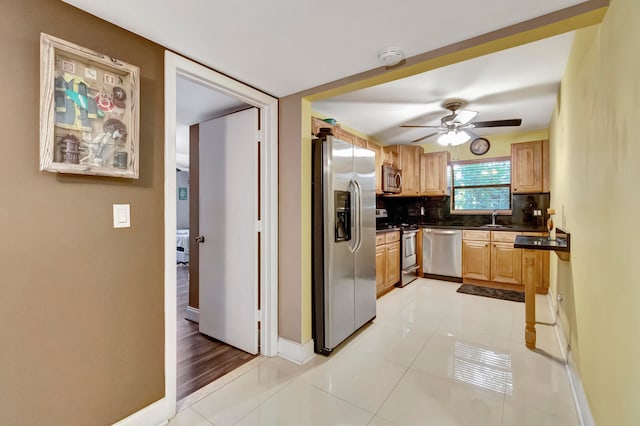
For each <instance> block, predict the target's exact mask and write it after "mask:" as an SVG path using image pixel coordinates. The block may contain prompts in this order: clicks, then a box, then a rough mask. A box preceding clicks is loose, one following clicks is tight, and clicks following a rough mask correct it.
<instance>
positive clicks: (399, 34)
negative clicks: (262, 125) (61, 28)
mask: <svg viewBox="0 0 640 426" xmlns="http://www.w3.org/2000/svg"><path fill="white" fill-rule="evenodd" d="M65 1H66V2H67V3H70V4H72V5H75V6H77V7H79V8H81V9H83V10H85V11H88V12H90V13H92V14H94V15H96V16H99V17H101V18H103V19H106V20H108V21H110V22H113V23H115V24H117V25H119V26H121V27H123V28H126V29H128V30H130V31H132V32H134V33H137V34H140V35H142V36H144V37H146V38H148V39H150V40H152V41H155V42H157V43H159V44H161V45H164V46H166V47H168V48H170V49H173V50H175V51H176V52H179V53H182V54H184V55H186V56H188V57H190V58H192V59H195V60H197V61H199V62H202V63H203V64H206V65H208V66H210V67H212V68H214V69H216V70H217V71H220V72H223V73H225V74H227V75H229V76H231V77H234V78H236V79H238V80H240V81H242V82H244V83H247V84H249V85H252V86H254V87H256V88H258V89H261V90H263V91H265V92H267V93H269V94H271V95H273V96H277V97H281V96H285V95H288V94H292V93H295V92H299V91H302V90H305V89H309V88H312V87H315V86H318V85H320V84H323V83H328V82H331V81H334V80H337V79H340V78H343V77H347V76H351V75H354V74H357V73H359V72H363V71H367V70H370V69H374V68H377V67H379V66H380V64H379V62H378V60H377V53H378V51H379V50H380V49H382V48H384V47H388V46H398V47H400V48H402V49H403V50H404V52H405V53H406V55H407V56H408V57H411V56H415V55H418V54H421V53H424V52H428V51H431V50H433V49H436V48H439V47H442V46H446V45H449V44H452V43H455V42H458V41H461V40H465V39H468V38H471V37H474V36H478V35H482V34H485V33H487V32H490V31H493V30H496V29H499V28H503V27H506V26H509V25H512V24H516V23H518V22H522V21H525V20H528V19H531V18H535V17H537V16H540V15H543V14H546V13H549V12H552V11H555V10H559V9H562V8H565V7H568V6H572V5H575V4H578V3H582V2H583V1H584V0H518V1H514V0H484V1H477V0H457V1H456V2H445V1H435V0H405V1H403V2H391V1H388V0H350V1H344V0H323V1H300V0H247V1H224V2H221V1H216V2H214V1H205V0H184V1H180V2H177V1H171V0H137V1H130V0H109V1H102V2H100V1H95V0H65Z"/></svg>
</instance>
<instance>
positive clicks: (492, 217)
mask: <svg viewBox="0 0 640 426" xmlns="http://www.w3.org/2000/svg"><path fill="white" fill-rule="evenodd" d="M496 216H498V210H494V211H492V212H491V224H492V225H495V224H496Z"/></svg>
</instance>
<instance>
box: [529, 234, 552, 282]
mask: <svg viewBox="0 0 640 426" xmlns="http://www.w3.org/2000/svg"><path fill="white" fill-rule="evenodd" d="M523 235H528V236H533V237H546V236H547V233H546V232H524V233H523ZM549 255H550V252H549V251H546V250H545V251H542V250H527V249H522V284H526V283H527V280H530V281H533V282H534V283H535V285H536V293H538V294H547V293H548V292H549ZM527 259H529V260H528V261H529V262H531V261H535V264H534V265H531V264H529V265H528V264H527ZM527 267H529V268H530V270H528V271H527Z"/></svg>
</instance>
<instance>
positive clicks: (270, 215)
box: [165, 52, 278, 417]
mask: <svg viewBox="0 0 640 426" xmlns="http://www.w3.org/2000/svg"><path fill="white" fill-rule="evenodd" d="M185 84H186V86H185ZM189 85H191V86H192V87H191V88H192V89H198V90H200V91H201V92H203V93H204V92H206V93H209V94H211V93H214V94H215V95H216V96H218V97H219V98H220V99H222V98H224V101H225V102H230V103H231V104H232V105H229V104H226V105H223V106H220V105H219V106H218V107H217V109H216V110H215V111H213V113H212V112H211V111H209V112H208V114H209V116H206V115H205V116H202V117H200V118H197V119H193V118H191V119H189V121H185V119H184V114H187V115H189V114H191V115H192V116H193V115H194V114H195V115H196V116H197V113H198V110H200V112H205V113H206V111H205V108H202V106H199V105H198V103H197V97H195V96H192V95H189V94H186V99H187V100H188V101H187V102H186V104H183V105H182V106H181V102H180V97H181V96H182V93H181V92H182V91H183V90H184V88H185V87H187V86H189ZM209 101H210V100H209ZM185 105H186V106H185ZM243 109H244V110H247V109H250V110H253V111H254V114H255V117H256V121H257V123H259V124H258V126H259V127H256V128H254V129H252V130H251V137H252V138H253V141H254V142H255V144H256V145H255V163H253V165H255V172H254V174H255V177H256V179H255V185H254V186H255V191H254V193H255V197H249V198H252V199H253V198H254V199H255V200H257V201H256V206H255V219H252V218H249V219H247V216H245V220H244V222H242V226H238V224H236V225H235V229H239V228H245V229H247V230H248V232H247V235H248V238H251V241H253V240H255V250H253V251H254V252H255V256H254V259H251V258H249V264H250V265H252V267H254V270H255V279H244V280H241V281H242V282H251V286H252V289H251V290H252V295H253V296H252V297H253V299H251V297H248V296H246V294H241V295H240V297H239V298H238V297H236V298H235V300H230V299H229V298H228V296H229V294H228V293H230V292H233V291H235V288H223V289H219V288H214V289H213V290H211V288H209V290H208V291H209V296H207V297H208V298H206V299H204V300H205V302H206V303H205V305H206V304H207V303H208V300H209V299H210V296H211V294H214V293H212V291H218V292H219V291H223V293H222V294H219V296H220V297H216V299H218V300H217V302H216V303H217V306H216V307H217V308H218V309H211V308H210V307H209V308H207V307H206V306H201V304H200V303H196V302H194V301H195V300H203V299H202V297H203V296H202V295H200V296H199V297H198V295H197V294H196V295H195V296H194V295H193V294H192V291H190V289H189V287H190V286H189V284H190V283H189V281H191V280H192V279H193V276H194V275H196V278H197V280H198V282H199V283H201V282H202V279H203V277H202V276H201V271H202V268H201V267H200V266H198V263H199V262H195V263H196V265H194V262H193V259H194V244H196V243H195V239H196V238H198V239H199V241H200V242H201V243H205V242H206V243H214V244H213V245H212V246H214V245H215V241H223V240H224V238H223V237H221V236H220V235H217V234H216V235H210V239H209V240H207V236H206V235H200V234H202V232H201V231H200V230H198V229H197V228H198V226H195V228H196V229H195V231H196V232H194V225H195V224H198V225H199V224H200V223H199V222H198V221H197V220H196V221H195V222H194V221H192V220H191V218H190V220H189V221H188V224H187V229H188V231H187V232H186V235H187V237H186V238H187V239H188V243H185V242H184V240H183V242H182V250H180V248H179V247H181V245H180V238H179V237H180V234H182V236H183V237H184V229H185V227H184V225H185V222H184V217H182V219H183V221H182V226H181V223H180V217H179V216H180V214H183V215H184V212H179V211H178V206H179V203H180V202H181V201H185V200H181V193H182V198H185V196H186V198H187V199H190V198H191V197H193V195H194V194H195V190H194V184H196V185H195V186H197V183H196V182H198V180H199V178H197V177H196V178H195V179H194V176H193V174H194V173H193V167H194V165H193V164H187V165H186V167H185V164H184V163H185V159H188V158H189V154H186V157H185V153H184V152H180V151H181V149H179V148H178V147H177V145H179V144H180V142H179V134H180V133H184V130H185V128H186V129H187V133H188V137H187V139H188V140H189V141H190V142H189V143H188V144H187V146H188V147H189V150H191V149H192V148H193V146H194V145H193V144H194V141H193V137H192V136H193V135H199V134H202V129H200V128H199V127H200V124H197V123H201V124H202V127H203V128H207V127H211V125H210V123H211V122H214V121H215V120H212V117H211V114H213V117H216V116H222V117H226V116H231V115H234V114H229V113H230V112H233V111H238V110H243ZM187 123H188V124H187ZM193 123H196V125H192V124H193ZM227 124H228V123H225V125H224V126H223V127H224V128H225V129H226V128H227V127H226V126H227ZM213 127H215V126H213ZM257 129H259V130H257ZM196 139H197V137H196ZM195 143H196V144H197V143H198V141H197V140H196V142H195ZM227 148H229V149H227ZM227 148H224V151H225V152H226V151H227V150H233V149H235V148H234V145H232V144H230V145H229V146H228V147H227ZM198 155H199V154H198ZM209 155H210V154H209ZM214 157H216V158H217V160H216V161H219V162H218V163H217V164H215V165H213V166H212V167H208V165H207V167H206V168H205V170H215V171H219V170H221V169H225V168H229V169H231V170H233V164H226V163H225V162H224V161H225V160H224V158H225V157H222V158H223V159H222V160H220V158H218V157H221V156H219V155H214ZM209 158H211V157H209ZM226 158H227V162H229V163H232V162H237V160H238V156H237V155H236V157H233V156H232V157H226ZM234 158H235V159H234ZM192 161H193V156H192V158H191V159H189V160H187V163H191V162H192ZM180 163H182V164H180ZM236 164H237V163H236ZM200 166H201V164H200ZM200 169H202V167H199V170H198V174H199V173H200V172H201V171H202V170H200ZM185 172H187V173H188V174H189V178H188V183H189V184H188V185H187V186H185V184H184V176H180V175H181V174H183V175H184V174H185ZM245 174H246V173H245ZM225 179H226V182H227V183H229V182H231V183H233V182H234V181H235V178H229V175H227V176H225ZM178 182H181V183H180V184H178ZM207 182H211V180H207ZM180 185H182V186H180ZM181 188H182V189H181ZM208 188H209V186H207V189H208ZM201 189H202V188H201ZM213 196H214V197H215V196H216V194H215V193H214V194H213ZM218 198H219V195H218ZM227 201H228V200H227ZM277 202H278V201H277V99H275V98H272V97H271V96H268V95H265V94H264V93H262V92H259V91H257V90H255V89H253V88H251V87H248V86H246V85H244V84H242V83H239V82H237V81H235V80H232V79H230V78H228V77H226V76H224V75H222V74H219V73H217V72H215V71H212V70H210V69H207V68H205V67H203V66H200V65H198V64H196V63H194V62H191V61H189V60H187V59H185V58H182V57H180V56H178V55H175V54H173V53H171V52H166V53H165V389H166V397H165V399H166V403H167V411H168V414H169V416H170V417H171V416H172V415H173V414H174V413H175V410H176V402H177V400H178V399H182V397H184V396H185V395H188V394H190V393H191V392H192V390H195V389H197V388H199V387H201V386H203V385H205V384H206V383H207V382H208V381H212V380H215V378H217V377H219V376H221V375H223V374H224V373H225V372H227V371H228V369H229V368H231V369H233V365H234V364H238V365H239V364H242V363H244V362H246V360H247V358H249V359H250V358H252V357H253V356H252V355H249V354H246V353H245V352H242V351H239V350H237V349H235V348H234V347H232V346H229V345H226V344H224V343H222V342H220V340H222V339H216V337H217V334H216V333H217V331H216V330H215V327H213V328H214V330H213V331H205V332H206V333H207V334H210V335H214V337H213V338H212V337H206V336H204V335H203V334H202V333H200V332H201V331H203V327H201V326H199V325H198V324H197V323H196V322H200V317H201V316H202V315H203V314H204V312H215V313H216V315H218V316H217V317H214V320H215V321H214V324H216V321H217V320H219V319H220V313H219V312H221V311H220V309H222V311H224V309H226V308H230V309H229V311H230V312H228V314H227V316H223V317H222V320H223V321H224V324H225V327H223V329H224V330H223V332H222V333H223V335H224V336H225V338H224V340H230V341H231V343H232V345H235V346H239V347H242V344H240V343H237V341H236V340H234V339H236V337H237V336H238V335H240V334H242V332H243V331H242V330H240V331H238V330H236V329H230V328H229V327H230V326H236V325H237V324H236V322H237V323H243V324H247V323H250V322H252V321H253V325H254V326H255V334H254V336H253V337H255V345H254V346H253V347H254V348H255V349H254V350H250V352H254V353H259V354H261V355H266V356H274V355H276V353H277V343H278V342H277ZM224 204H225V200H220V202H219V203H217V205H224ZM192 210H193V209H190V212H189V214H188V215H189V216H192V215H193V211H192ZM245 210H246V209H245ZM207 217H209V216H208V215H207ZM179 229H180V230H182V231H179ZM203 237H204V238H203ZM221 238H222V240H221ZM245 241H247V240H245ZM252 244H253V242H252ZM185 246H188V247H189V248H188V249H186V247H185ZM198 246H199V245H198V244H196V247H198ZM209 250H211V249H209ZM195 251H196V257H195V258H196V259H197V258H198V257H199V256H198V254H197V252H198V249H197V248H196V249H195ZM232 251H233V250H232ZM235 251H236V252H238V250H235ZM213 253H214V254H215V253H216V251H215V249H214V252H213ZM218 253H223V256H224V255H225V254H224V253H226V251H224V250H222V251H218ZM206 256H208V258H207V261H206V262H205V264H209V263H211V262H213V263H215V262H216V261H218V262H220V259H219V256H212V255H211V253H208V254H206ZM237 257H238V256H236V258H237ZM177 261H180V262H183V263H182V264H180V263H177ZM229 262H230V266H231V267H233V261H232V260H230V261H229ZM221 264H224V261H223V263H221ZM196 268H197V269H196ZM219 269H220V268H216V270H219ZM249 269H251V268H249ZM235 270H237V268H235ZM195 271H197V272H195ZM210 273H211V272H207V271H206V269H205V272H204V274H205V275H206V274H210ZM226 277H227V278H228V277H229V276H228V275H227V276H226ZM218 278H219V277H218ZM209 281H211V280H209ZM214 281H225V280H220V279H218V280H214ZM226 281H232V280H231V279H226ZM200 285H201V284H198V286H200ZM215 294H218V293H215ZM245 301H246V303H245ZM194 305H196V306H194ZM232 305H233V306H232ZM236 305H241V306H236ZM231 308H233V309H231ZM238 308H241V309H239V310H242V311H244V320H243V319H242V318H240V319H238V321H236V316H237V310H238ZM203 309H207V310H206V311H203ZM180 311H182V312H180ZM231 311H233V315H236V316H232V312H231ZM185 317H186V318H187V319H189V320H191V322H189V321H186V320H185V319H184V318H185ZM202 318H203V319H204V316H203V317H202ZM243 321H244V322H243ZM204 322H205V323H206V322H207V321H204ZM231 328H232V327H231ZM245 332H246V329H245ZM245 334H246V333H245ZM183 338H184V339H187V340H186V341H185V345H183V346H182V348H181V345H180V343H179V342H178V340H179V339H183ZM192 338H195V339H197V340H199V341H200V342H199V343H198V342H197V340H189V339H192ZM258 341H259V342H260V346H259V347H258ZM194 345H195V346H194ZM185 348H189V349H187V351H186V352H185V351H184V350H183V349H185ZM198 357H200V359H198ZM202 358H209V359H208V360H207V361H206V362H203V360H202ZM216 358H217V359H216ZM178 362H181V363H182V364H183V365H182V366H181V367H178V365H177V364H178ZM207 363H208V364H209V365H205V364H207ZM190 364H191V365H190ZM198 368H200V369H201V371H198ZM178 372H180V375H181V376H183V377H182V378H184V372H188V377H187V381H189V382H191V384H190V385H189V386H191V387H189V386H184V384H181V385H179V384H178V379H179V378H178Z"/></svg>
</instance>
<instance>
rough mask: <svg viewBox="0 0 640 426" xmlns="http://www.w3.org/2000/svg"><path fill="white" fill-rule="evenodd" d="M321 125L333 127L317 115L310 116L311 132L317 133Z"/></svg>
mask: <svg viewBox="0 0 640 426" xmlns="http://www.w3.org/2000/svg"><path fill="white" fill-rule="evenodd" d="M322 127H328V128H330V129H333V126H332V125H331V124H329V123H327V122H326V121H322V120H320V119H319V118H317V117H311V134H312V135H317V134H318V132H319V131H320V129H321V128H322Z"/></svg>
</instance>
